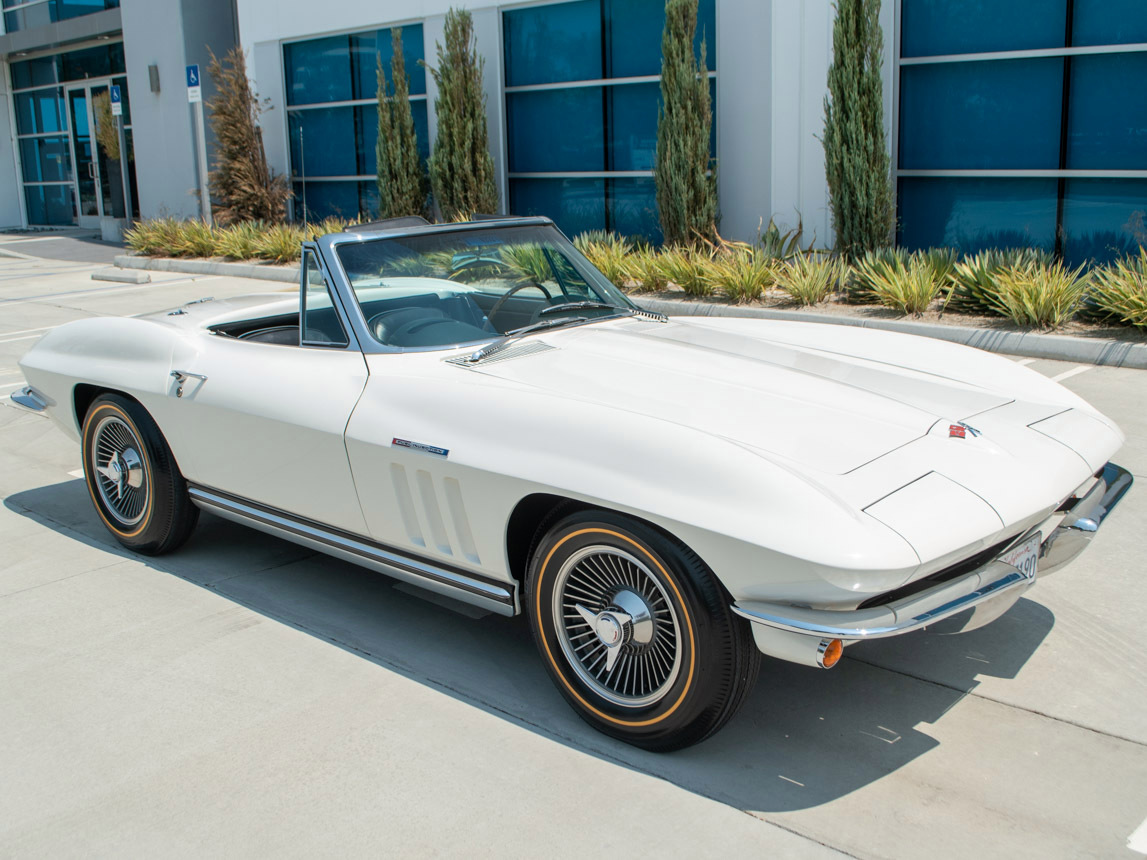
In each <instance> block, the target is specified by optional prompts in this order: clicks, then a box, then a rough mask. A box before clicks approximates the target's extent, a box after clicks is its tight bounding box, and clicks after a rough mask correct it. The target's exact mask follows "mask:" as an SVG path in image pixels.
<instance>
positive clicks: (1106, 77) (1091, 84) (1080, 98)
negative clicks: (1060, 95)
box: [1067, 3, 1147, 170]
mask: <svg viewBox="0 0 1147 860" xmlns="http://www.w3.org/2000/svg"><path fill="white" fill-rule="evenodd" d="M1144 8H1147V3H1144ZM1132 81H1139V82H1140V86H1132V85H1131V82H1132ZM1120 82H1123V84H1125V85H1123V86H1120V85H1119V84H1120ZM1067 131H1068V137H1067V166H1068V167H1069V168H1077V169H1081V170H1085V169H1093V170H1147V53H1136V54H1103V55H1093V56H1080V57H1073V58H1072V61H1071V104H1070V110H1069V114H1068V124H1067Z"/></svg>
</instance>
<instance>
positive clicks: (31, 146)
mask: <svg viewBox="0 0 1147 860" xmlns="http://www.w3.org/2000/svg"><path fill="white" fill-rule="evenodd" d="M20 163H21V165H22V166H23V170H24V181H25V182H63V181H66V180H69V179H71V178H72V155H71V150H70V149H69V148H68V139H67V138H66V137H31V138H28V137H25V138H21V139H20Z"/></svg>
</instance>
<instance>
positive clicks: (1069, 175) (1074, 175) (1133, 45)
mask: <svg viewBox="0 0 1147 860" xmlns="http://www.w3.org/2000/svg"><path fill="white" fill-rule="evenodd" d="M903 5H904V0H896V3H895V6H894V9H893V16H894V27H895V36H894V50H893V52H892V61H893V70H892V88H893V92H892V113H893V120H892V126H891V129H892V147H891V149H892V177H893V180H894V183H895V187H894V189H893V192H894V193H893V200H894V215H895V219H896V225H897V245H899V243H900V237H899V225H900V213H899V199H900V180H901V179H902V178H904V179H910V178H916V177H946V178H981V179H982V178H991V179H1059V180H1060V188H1059V189H1058V190H1057V200H1056V208H1057V217H1056V237H1055V241H1056V247H1057V248H1058V249H1060V250H1062V245H1061V233H1062V230H1063V221H1062V210H1063V203H1064V200H1065V199H1066V190H1065V189H1064V188H1063V183H1064V181H1065V180H1068V179H1147V169H1145V170H1126V169H1124V170H1120V169H1112V170H1105V169H1082V168H1059V169H1054V168H1049V169H1025V168H1000V169H994V168H983V169H980V168H932V169H916V168H901V167H900V127H901V112H900V89H901V88H900V80H901V69H902V68H904V67H906V66H909V67H910V66H926V65H940V64H945V63H970V62H991V61H994V60H1029V59H1043V58H1062V59H1064V60H1065V64H1064V65H1065V68H1064V76H1065V80H1066V77H1067V75H1069V74H1070V68H1069V67H1068V66H1069V62H1070V58H1071V57H1077V56H1097V55H1111V54H1131V53H1147V42H1128V43H1126V44H1119V45H1083V46H1078V47H1067V46H1064V47H1060V48H1032V49H1024V50H1016V51H985V52H980V53H969V54H936V55H933V56H925V57H904V56H902V49H903V41H902V40H903V27H902V23H903ZM1071 15H1072V10H1071V8H1070V4H1069V7H1068V9H1067V10H1066V12H1065V20H1064V24H1065V26H1071V24H1072V18H1071ZM1061 122H1064V123H1066V113H1065V114H1064V116H1063V118H1062V120H1061ZM1064 156H1065V151H1064V149H1063V142H1062V141H1061V144H1060V158H1061V163H1062V158H1063V157H1064Z"/></svg>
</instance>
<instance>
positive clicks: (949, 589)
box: [732, 463, 1132, 665]
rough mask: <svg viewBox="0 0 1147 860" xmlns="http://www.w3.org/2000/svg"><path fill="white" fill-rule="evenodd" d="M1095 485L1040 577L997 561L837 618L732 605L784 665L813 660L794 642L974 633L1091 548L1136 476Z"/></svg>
mask: <svg viewBox="0 0 1147 860" xmlns="http://www.w3.org/2000/svg"><path fill="white" fill-rule="evenodd" d="M1096 478H1097V480H1096V482H1095V484H1094V486H1093V487H1092V488H1091V489H1090V490H1089V491H1088V492H1087V493H1086V495H1084V496H1083V497H1082V498H1081V499H1079V500H1078V501H1077V502H1076V503H1075V504H1074V505H1072V507H1071V508H1070V509H1069V510H1068V511H1067V513H1066V515H1065V516H1064V518H1063V520H1062V521H1061V522H1060V524H1059V525H1058V526H1057V527H1056V528H1054V529H1053V530H1052V531H1051V532H1050V533H1049V534H1048V536H1047V538H1046V539H1045V540H1044V541H1043V542H1042V544H1041V546H1040V556H1039V564H1038V568H1037V570H1036V571H1035V572H1034V573H1028V574H1025V573H1023V572H1021V571H1020V570H1018V569H1017V568H1015V567H1013V566H1012V565H1010V564H1006V563H1005V562H1002V561H1000V560H998V559H997V560H995V561H991V562H988V563H987V564H985V565H983V566H982V567H979V568H977V569H975V570H973V571H971V572H970V573H965V574H963V575H961V576H959V577H958V578H956V579H953V580H950V581H948V582H944V583H941V584H939V585H937V586H935V587H934V588H929V589H927V590H925V591H920V592H917V593H915V594H912V595H910V596H908V597H904V598H902V599H900V600H896V601H892V602H890V603H887V604H884V605H881V606H870V607H868V608H865V609H855V610H848V611H839V610H826V609H808V608H802V607H794V606H785V605H782V604H773V603H766V602H763V601H745V602H740V603H736V604H734V605H733V607H732V609H733V611H734V612H735V613H736V614H737V615H739V616H741V617H742V618H746V619H748V620H749V621H750V622H752V624H753V632H754V635H755V636H756V640H757V645H758V647H760V649H761V650H762V651H764V652H765V653H766V654H773V655H774V656H778V657H782V658H783V659H794V658H793V656H792V654H794V653H815V652H810V651H809V647H803V648H802V647H801V645H800V641H799V640H796V639H793V638H792V637H793V636H796V637H800V640H804V641H805V642H807V643H808V645H809V646H811V645H813V644H815V643H819V641H820V640H830V639H839V640H841V641H842V642H843V643H845V644H849V643H852V642H861V641H864V640H866V639H883V638H885V637H888V636H899V635H901V634H903V633H911V632H912V631H913V630H920V629H922V628H924V627H935V626H937V625H939V624H940V622H942V621H944V622H948V623H947V624H945V625H944V626H943V628H942V632H946V633H962V632H965V631H967V630H974V629H976V628H977V627H982V626H983V625H985V624H987V623H988V622H990V621H994V620H995V619H996V618H998V617H999V616H1000V615H1002V614H1003V613H1004V612H1006V611H1007V610H1008V609H1010V608H1011V606H1012V604H1014V603H1015V602H1016V601H1017V600H1019V598H1020V595H1021V594H1023V592H1024V591H1026V590H1027V589H1028V588H1030V587H1031V585H1032V584H1033V583H1034V582H1035V579H1036V578H1037V577H1039V576H1044V575H1046V574H1048V573H1051V572H1052V571H1055V570H1058V569H1059V568H1061V567H1063V566H1064V565H1065V564H1067V563H1068V562H1070V561H1071V560H1072V559H1074V558H1075V557H1076V556H1077V555H1079V554H1080V553H1081V552H1083V550H1084V549H1086V548H1087V545H1088V544H1089V543H1090V542H1091V539H1092V538H1093V537H1094V536H1095V533H1096V532H1097V531H1098V530H1099V526H1100V525H1102V523H1103V520H1104V519H1105V518H1106V517H1107V516H1108V515H1109V514H1110V513H1111V511H1112V510H1114V508H1115V506H1116V505H1117V504H1119V501H1120V500H1121V499H1122V498H1123V496H1124V495H1125V494H1126V492H1127V490H1128V489H1130V487H1131V484H1132V477H1131V474H1130V473H1129V472H1128V471H1127V470H1126V469H1123V468H1121V467H1119V466H1116V465H1115V464H1114V463H1108V464H1107V465H1106V466H1105V467H1104V468H1103V470H1102V471H1101V472H1100V473H1099V475H1097V476H1096ZM1037 530H1038V529H1033V530H1032V531H1030V532H1028V533H1026V534H1024V535H1021V536H1019V537H1017V538H1016V539H1015V540H1014V541H1013V542H1012V543H1011V545H1010V546H1017V545H1019V544H1021V543H1022V542H1023V541H1024V540H1027V539H1028V538H1029V537H1030V536H1031V534H1033V533H1034V532H1035V531H1037ZM1010 546H1009V548H1010ZM957 616H958V617H957ZM949 619H950V621H949ZM781 652H783V653H781ZM797 662H808V661H805V660H803V659H801V660H798V661H797ZM814 665H819V663H814Z"/></svg>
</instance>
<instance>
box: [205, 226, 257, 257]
mask: <svg viewBox="0 0 1147 860" xmlns="http://www.w3.org/2000/svg"><path fill="white" fill-rule="evenodd" d="M265 229H266V228H265V226H264V224H263V222H262V221H243V222H240V223H239V224H231V225H230V226H227V227H222V228H220V229H219V230H217V231H216V240H215V253H217V254H219V255H220V256H222V257H227V258H229V259H232V260H250V259H253V258H254V257H255V256H256V254H257V248H258V244H259V236H260V235H262V233H263V231H264V230H265Z"/></svg>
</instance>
